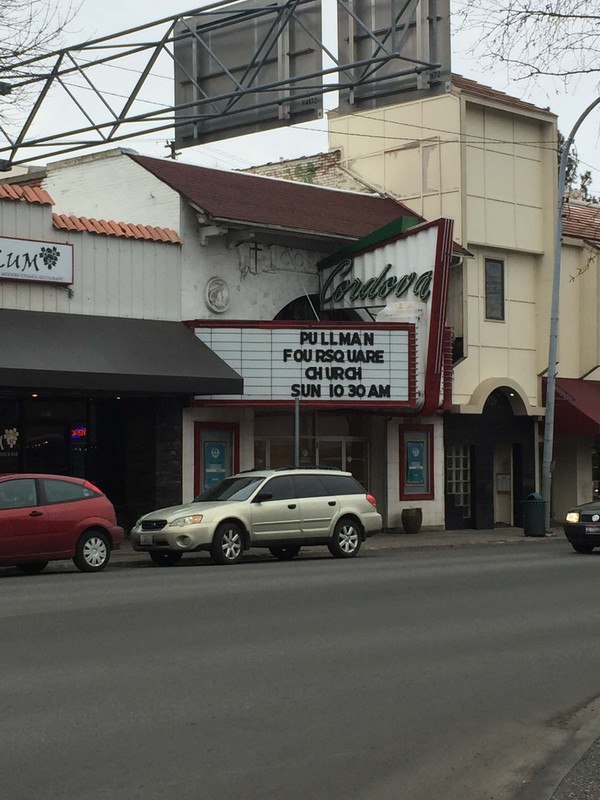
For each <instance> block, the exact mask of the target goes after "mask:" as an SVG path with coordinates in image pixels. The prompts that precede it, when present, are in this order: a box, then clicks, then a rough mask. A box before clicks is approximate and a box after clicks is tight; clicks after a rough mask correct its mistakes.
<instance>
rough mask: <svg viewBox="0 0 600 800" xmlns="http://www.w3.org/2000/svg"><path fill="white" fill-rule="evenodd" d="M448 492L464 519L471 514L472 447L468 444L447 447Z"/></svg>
mask: <svg viewBox="0 0 600 800" xmlns="http://www.w3.org/2000/svg"><path fill="white" fill-rule="evenodd" d="M446 494H447V495H449V497H451V498H452V500H453V503H454V506H455V507H456V508H458V509H460V512H461V516H462V517H463V519H469V517H470V516H471V448H470V447H469V446H468V445H460V444H454V445H448V446H447V447H446Z"/></svg>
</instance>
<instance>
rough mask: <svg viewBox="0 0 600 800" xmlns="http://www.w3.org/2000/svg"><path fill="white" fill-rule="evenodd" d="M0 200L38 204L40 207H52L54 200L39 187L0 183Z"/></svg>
mask: <svg viewBox="0 0 600 800" xmlns="http://www.w3.org/2000/svg"><path fill="white" fill-rule="evenodd" d="M0 200H14V201H18V202H26V203H38V204H39V205H42V206H53V205H54V200H53V199H52V198H51V197H50V195H49V194H48V192H47V191H46V190H45V189H42V188H41V187H39V186H29V185H23V186H21V185H19V184H15V183H0Z"/></svg>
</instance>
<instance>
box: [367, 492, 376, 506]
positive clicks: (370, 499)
mask: <svg viewBox="0 0 600 800" xmlns="http://www.w3.org/2000/svg"><path fill="white" fill-rule="evenodd" d="M367 500H368V501H369V503H371V505H372V506H375V508H377V500H375V498H374V497H373V495H372V494H368V495H367Z"/></svg>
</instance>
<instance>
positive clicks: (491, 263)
mask: <svg viewBox="0 0 600 800" xmlns="http://www.w3.org/2000/svg"><path fill="white" fill-rule="evenodd" d="M485 316H486V319H498V320H503V319H504V261H499V260H498V259H495V258H486V260H485Z"/></svg>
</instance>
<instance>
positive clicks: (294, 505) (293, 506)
mask: <svg viewBox="0 0 600 800" xmlns="http://www.w3.org/2000/svg"><path fill="white" fill-rule="evenodd" d="M288 508H296V503H290V505H289V506H288Z"/></svg>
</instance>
